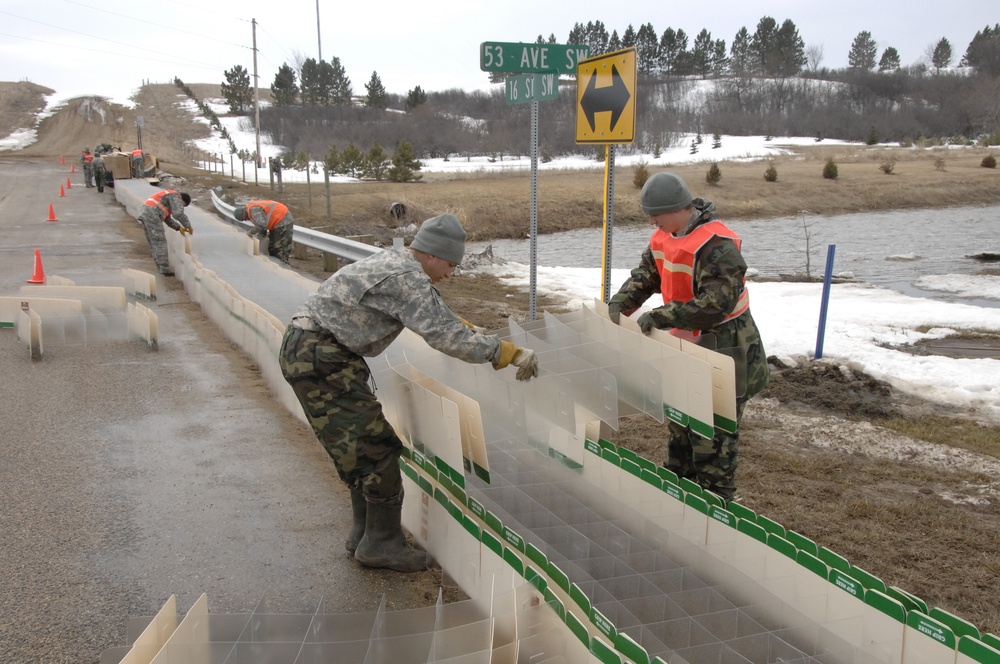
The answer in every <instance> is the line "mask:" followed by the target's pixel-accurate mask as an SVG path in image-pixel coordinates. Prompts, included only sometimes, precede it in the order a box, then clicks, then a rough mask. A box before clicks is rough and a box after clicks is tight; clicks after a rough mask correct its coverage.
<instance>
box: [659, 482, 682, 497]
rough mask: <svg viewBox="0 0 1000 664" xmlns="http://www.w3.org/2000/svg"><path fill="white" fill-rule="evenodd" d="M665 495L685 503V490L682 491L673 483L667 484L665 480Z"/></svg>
mask: <svg viewBox="0 0 1000 664" xmlns="http://www.w3.org/2000/svg"><path fill="white" fill-rule="evenodd" d="M663 493H665V494H667V495H668V496H670V497H671V498H675V499H677V500H679V501H681V502H684V496H685V495H686V494H685V493H684V491H683V489H681V488H680V487H679V486H677V485H676V484H674V483H673V482H667V481H666V480H664V482H663Z"/></svg>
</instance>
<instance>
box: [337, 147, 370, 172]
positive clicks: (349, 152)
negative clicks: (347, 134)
mask: <svg viewBox="0 0 1000 664" xmlns="http://www.w3.org/2000/svg"><path fill="white" fill-rule="evenodd" d="M364 170H365V153H364V152H362V151H361V148H359V147H358V146H357V145H355V144H354V141H351V142H349V143H348V144H347V147H346V148H344V151H343V152H341V153H340V163H339V169H338V170H337V172H338V173H344V174H345V175H350V176H351V177H352V178H357V177H361V174H362V173H364Z"/></svg>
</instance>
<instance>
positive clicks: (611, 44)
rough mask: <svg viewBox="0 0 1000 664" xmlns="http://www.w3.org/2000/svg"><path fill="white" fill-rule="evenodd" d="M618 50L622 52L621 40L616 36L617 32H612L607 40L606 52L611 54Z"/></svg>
mask: <svg viewBox="0 0 1000 664" xmlns="http://www.w3.org/2000/svg"><path fill="white" fill-rule="evenodd" d="M620 50H622V40H621V37H619V36H618V31H617V30H614V31H612V32H611V38H610V39H608V52H610V53H613V52H615V51H620Z"/></svg>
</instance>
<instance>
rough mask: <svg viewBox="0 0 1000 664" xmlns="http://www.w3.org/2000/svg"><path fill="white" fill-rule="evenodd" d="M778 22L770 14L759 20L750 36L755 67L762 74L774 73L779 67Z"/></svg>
mask: <svg viewBox="0 0 1000 664" xmlns="http://www.w3.org/2000/svg"><path fill="white" fill-rule="evenodd" d="M777 41H778V23H777V21H775V20H774V19H773V18H771V17H770V16H764V17H762V18H761V19H760V21H758V22H757V29H756V30H755V31H754V33H753V36H752V37H751V38H750V48H751V50H752V51H753V54H754V61H755V68H756V70H757V71H758V72H760V73H761V74H765V75H767V76H771V75H774V74H775V73H776V70H777V68H778V62H777V61H778V45H777Z"/></svg>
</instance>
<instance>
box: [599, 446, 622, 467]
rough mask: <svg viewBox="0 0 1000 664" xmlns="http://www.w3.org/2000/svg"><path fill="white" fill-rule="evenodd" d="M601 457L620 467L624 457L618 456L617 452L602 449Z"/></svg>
mask: <svg viewBox="0 0 1000 664" xmlns="http://www.w3.org/2000/svg"><path fill="white" fill-rule="evenodd" d="M601 458H602V459H604V460H605V461H607V462H608V463H613V464H615V465H616V466H618V467H619V468H620V467H621V465H622V458H621V457H620V456H618V454H617V453H616V452H612V451H611V450H601Z"/></svg>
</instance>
